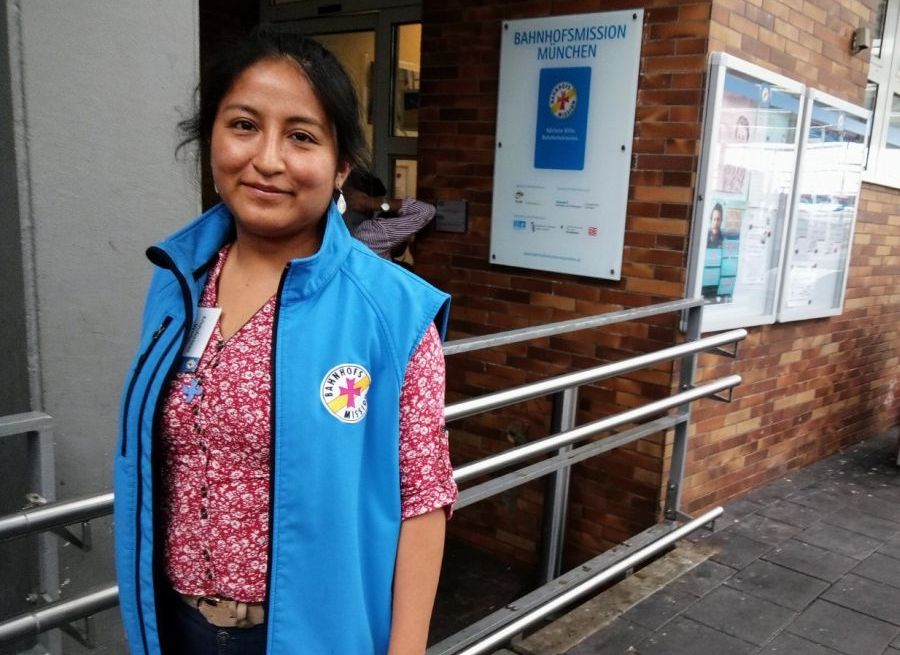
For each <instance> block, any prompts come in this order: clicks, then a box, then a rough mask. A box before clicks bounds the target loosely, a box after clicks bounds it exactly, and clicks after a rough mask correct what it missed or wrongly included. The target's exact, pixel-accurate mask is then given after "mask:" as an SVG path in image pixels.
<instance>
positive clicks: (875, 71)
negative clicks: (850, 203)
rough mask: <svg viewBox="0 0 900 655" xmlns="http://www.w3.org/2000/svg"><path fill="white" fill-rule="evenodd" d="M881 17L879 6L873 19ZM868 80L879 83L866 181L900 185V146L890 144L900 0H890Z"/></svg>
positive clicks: (899, 66)
mask: <svg viewBox="0 0 900 655" xmlns="http://www.w3.org/2000/svg"><path fill="white" fill-rule="evenodd" d="M876 17H877V9H876V12H875V14H874V15H873V20H874V19H875V18H876ZM868 81H869V82H872V83H874V84H877V85H878V89H877V92H876V95H875V106H874V107H873V108H872V126H871V139H870V141H869V158H868V163H867V166H866V170H865V171H864V172H863V181H864V182H871V183H873V184H879V185H882V186H888V187H894V188H900V165H898V162H900V149H890V150H889V149H888V148H887V147H886V143H887V137H888V127H889V125H890V120H891V103H892V100H893V98H894V95H897V96H900V0H887V10H886V11H885V20H884V33H883V34H882V37H881V50H880V56H878V57H875V56H873V57H871V59H870V60H869V74H868Z"/></svg>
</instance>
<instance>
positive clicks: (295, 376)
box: [115, 34, 456, 655]
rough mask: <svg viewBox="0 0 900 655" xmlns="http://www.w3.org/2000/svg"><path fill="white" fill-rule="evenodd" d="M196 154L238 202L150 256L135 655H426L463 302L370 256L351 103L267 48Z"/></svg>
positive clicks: (244, 66)
mask: <svg viewBox="0 0 900 655" xmlns="http://www.w3.org/2000/svg"><path fill="white" fill-rule="evenodd" d="M199 97H200V107H199V109H198V111H197V114H196V116H195V117H194V118H193V119H192V120H190V121H187V122H186V123H185V124H184V125H183V127H186V128H187V132H188V137H189V139H188V140H192V139H195V138H196V139H198V140H199V142H200V145H201V147H202V148H203V149H204V150H206V151H207V152H208V156H209V161H210V164H211V169H212V170H211V172H212V177H213V180H214V181H215V184H216V189H217V192H218V193H219V195H220V196H221V199H222V203H221V204H219V205H217V206H215V207H213V208H212V209H211V210H209V211H208V212H206V213H205V214H203V215H202V216H200V217H199V218H198V219H196V220H195V221H194V222H192V223H191V224H189V225H188V226H187V227H185V228H183V229H182V230H180V231H179V232H177V233H176V234H174V235H173V236H172V237H170V238H169V239H167V240H165V241H163V242H161V243H160V244H158V245H156V246H154V247H152V248H150V249H149V250H148V257H149V258H150V260H151V261H152V262H153V263H154V264H155V265H156V266H157V270H156V271H155V273H154V277H153V280H152V282H151V286H150V291H149V294H148V300H147V305H146V308H145V312H144V328H143V336H142V339H141V347H140V351H139V355H138V356H137V358H136V359H135V363H134V364H133V366H132V368H131V371H130V373H129V375H128V379H127V382H126V386H125V391H124V395H123V405H122V434H121V437H120V447H119V453H118V457H117V459H116V487H115V491H116V506H115V518H116V522H115V525H116V564H117V571H118V576H119V595H120V601H121V610H122V616H123V620H124V623H125V627H126V632H127V635H128V640H129V645H130V648H131V653H132V654H136V653H141V654H147V655H150V654H158V653H164V654H165V655H169V654H170V653H191V655H204V654H205V653H226V652H227V653H241V654H247V655H252V654H256V653H275V654H279V655H281V654H288V653H304V654H306V653H309V654H317V653H340V654H341V655H351V654H353V655H355V654H369V653H378V654H382V653H390V655H405V654H407V653H416V654H418V653H422V652H423V651H424V649H425V642H426V639H427V630H428V620H429V617H430V613H431V607H432V604H433V599H434V593H435V588H436V585H437V577H438V572H439V569H440V559H441V552H442V548H443V538H444V523H445V520H446V519H445V511H444V510H445V509H446V510H449V505H450V503H452V501H453V500H454V499H455V495H456V487H455V485H454V484H453V480H452V471H451V468H450V464H449V458H448V454H447V448H446V435H445V432H444V429H443V376H444V368H443V356H442V351H441V347H440V337H439V335H438V330H437V329H436V328H435V322H436V323H437V326H439V328H440V329H441V331H442V330H443V328H444V326H445V324H446V312H447V309H448V305H449V300H448V298H447V296H446V295H445V294H443V293H441V292H439V291H437V290H436V289H434V288H432V287H430V286H429V285H427V284H426V283H425V282H423V281H422V280H420V279H419V278H416V277H415V276H412V275H410V274H408V273H407V272H405V271H403V270H402V269H400V268H399V267H397V266H394V265H392V264H390V263H388V262H386V261H384V260H382V259H381V258H379V257H377V256H376V255H374V254H373V253H372V252H371V251H370V250H368V249H367V248H366V247H365V246H363V245H362V244H361V243H359V242H358V241H356V240H354V239H352V238H351V237H350V235H349V234H348V232H347V229H346V227H345V226H344V224H343V221H342V220H341V216H340V213H339V212H338V210H337V208H336V207H335V202H334V199H335V198H337V199H338V201H339V204H340V199H341V196H340V188H341V185H342V184H343V182H344V180H345V179H346V177H347V175H348V173H349V172H350V170H351V169H352V167H354V166H360V165H361V164H362V163H363V162H364V160H365V158H364V152H365V148H364V139H363V136H362V132H361V129H360V126H359V121H358V116H359V113H358V107H357V104H356V98H355V95H354V93H353V89H352V86H351V84H350V82H349V80H348V78H347V76H346V74H345V73H344V71H343V70H342V69H341V67H340V65H339V64H338V63H337V61H336V60H335V59H334V57H333V56H332V55H331V54H330V53H328V52H327V51H325V50H324V49H323V48H322V47H321V46H319V45H318V44H316V43H315V42H313V41H311V40H307V39H304V38H302V37H296V36H291V35H286V34H259V35H257V36H256V37H254V38H253V39H251V40H250V41H248V42H247V43H244V44H241V45H240V46H239V47H237V48H235V49H233V50H229V51H228V53H227V54H226V56H225V58H223V59H222V60H221V61H220V62H219V63H218V64H216V65H215V66H213V67H212V69H211V70H210V72H209V73H208V74H207V75H205V76H204V79H203V83H202V89H201V93H200V94H199Z"/></svg>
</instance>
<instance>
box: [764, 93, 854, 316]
mask: <svg viewBox="0 0 900 655" xmlns="http://www.w3.org/2000/svg"><path fill="white" fill-rule="evenodd" d="M806 96H807V97H806V111H805V112H804V119H803V126H802V140H801V143H800V159H799V162H798V165H797V186H796V191H795V193H794V197H793V203H792V205H793V207H792V211H791V222H790V230H789V231H788V241H787V243H788V247H787V249H786V253H785V266H784V275H783V276H782V289H781V302H780V306H779V310H778V320H779V321H797V320H802V319H808V318H818V317H822V316H836V315H838V314H840V313H841V311H843V307H844V294H845V291H846V289H847V272H848V269H849V266H850V249H851V247H852V245H853V229H854V226H855V224H856V211H857V206H858V205H859V192H860V187H861V186H862V172H863V168H864V167H865V165H866V150H867V145H866V139H867V137H868V134H869V116H870V112H869V111H868V110H866V109H863V108H862V107H858V106H856V105H852V104H850V103H848V102H846V101H844V100H841V99H840V98H835V97H834V96H830V95H828V94H825V93H822V92H821V91H817V90H815V89H809V90H807V92H806Z"/></svg>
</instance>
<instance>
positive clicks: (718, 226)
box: [706, 202, 724, 248]
mask: <svg viewBox="0 0 900 655" xmlns="http://www.w3.org/2000/svg"><path fill="white" fill-rule="evenodd" d="M723 213H724V210H723V209H722V203H721V202H717V203H716V204H715V205H714V206H713V209H712V212H711V213H710V215H709V232H708V233H707V235H706V247H707V248H721V247H722V214H723Z"/></svg>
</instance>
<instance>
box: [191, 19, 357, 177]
mask: <svg viewBox="0 0 900 655" xmlns="http://www.w3.org/2000/svg"><path fill="white" fill-rule="evenodd" d="M280 58H287V59H290V60H292V61H293V62H295V63H296V64H297V65H298V66H300V68H301V69H302V70H303V72H304V73H306V76H307V78H308V79H309V82H310V84H311V85H312V88H313V91H314V92H315V94H316V97H318V99H319V102H321V103H322V106H323V107H324V109H325V113H326V114H327V115H328V116H329V117H330V118H331V121H332V122H333V123H334V129H335V132H336V133H337V146H338V159H339V160H340V161H344V162H347V163H349V164H350V165H351V166H352V167H354V168H361V169H365V168H367V164H368V148H367V146H366V139H365V136H364V135H363V131H362V127H361V126H360V124H359V102H358V101H357V99H356V92H355V91H354V90H353V83H352V82H351V81H350V78H349V77H348V76H347V73H346V72H345V71H344V68H343V66H341V64H340V62H338V60H337V58H336V57H335V56H334V55H333V54H331V52H329V51H328V50H326V49H325V48H324V47H323V46H322V45H321V44H320V43H318V42H317V41H314V40H313V39H311V38H308V37H305V36H301V35H299V34H291V33H288V32H278V31H274V30H270V29H265V28H262V29H259V30H257V31H255V32H254V33H253V34H252V35H250V36H249V37H248V38H246V39H244V40H241V41H238V42H236V43H234V44H231V45H228V46H222V47H220V48H219V49H218V52H217V53H216V55H215V56H214V57H213V58H212V61H211V62H210V65H209V67H208V68H207V69H206V70H205V72H204V73H203V75H201V78H200V84H199V85H198V86H197V91H196V96H197V99H196V103H197V106H196V109H195V111H194V114H193V115H192V116H190V117H189V118H187V119H185V120H183V121H181V122H180V123H178V127H179V129H180V130H181V133H182V134H183V135H184V140H183V141H182V142H181V143H179V144H178V148H177V149H176V153H177V152H178V150H180V149H181V148H183V147H184V146H186V145H188V144H190V143H193V142H194V141H196V142H197V143H199V145H200V149H201V152H202V154H203V156H204V157H206V156H208V155H209V149H210V141H211V139H212V128H213V123H214V121H215V119H216V113H217V112H218V110H219V104H220V103H221V102H222V98H224V97H225V95H226V94H227V93H228V92H229V91H230V90H231V87H232V85H234V82H235V80H237V78H238V77H239V76H240V75H241V73H243V72H244V71H245V70H247V69H248V68H250V67H251V66H253V65H254V64H256V63H259V62H260V61H263V60H266V59H280Z"/></svg>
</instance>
